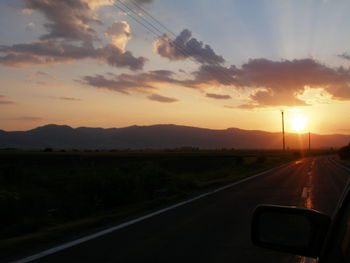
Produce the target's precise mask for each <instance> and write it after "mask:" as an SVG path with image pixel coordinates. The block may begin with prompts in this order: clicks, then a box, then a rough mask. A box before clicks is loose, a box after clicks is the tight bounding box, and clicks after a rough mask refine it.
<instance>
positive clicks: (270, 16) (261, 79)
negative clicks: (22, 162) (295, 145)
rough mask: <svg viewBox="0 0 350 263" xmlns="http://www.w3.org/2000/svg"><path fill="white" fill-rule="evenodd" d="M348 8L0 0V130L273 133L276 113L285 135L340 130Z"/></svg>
mask: <svg viewBox="0 0 350 263" xmlns="http://www.w3.org/2000/svg"><path fill="white" fill-rule="evenodd" d="M117 6H119V8H118V7H117ZM123 10H124V11H123ZM349 10H350V1H347V0H283V1H281V0H274V1H272V0H266V1H264V0H249V1H247V0H217V1H213V0H176V1H174V0H115V1H112V0H60V1H57V0H1V2H0V23H1V27H0V112H1V115H0V129H3V130H27V129H31V128H35V127H37V126H42V125H45V124H48V123H55V124H66V125H70V126H72V127H81V126H88V127H105V128H107V127H125V126H130V125H152V124H169V123H172V124H178V125H187V126H197V127H205V128H212V129H224V128H229V127H237V128H242V129H254V130H266V131H279V130H280V128H281V124H280V111H281V110H284V111H285V116H286V125H287V131H292V130H293V127H292V125H295V124H293V121H294V122H295V120H302V121H303V122H304V124H305V125H304V126H305V127H303V128H302V131H305V132H306V131H311V132H313V133H320V134H328V133H342V134H350V115H349V109H350V33H349V28H350V19H349ZM126 11H128V12H126ZM145 11H146V12H145ZM128 14H129V15H128ZM149 15H152V17H153V18H154V19H156V20H157V21H155V20H152V17H151V16H149ZM131 16H133V17H134V19H133V18H132V17H131ZM135 20H137V21H139V22H140V23H142V24H143V25H141V24H140V23H138V22H136V21H135ZM158 22H161V23H158ZM146 27H147V28H148V29H147V28H146ZM167 29H169V31H168V30H167ZM150 31H152V32H150ZM298 125H300V124H297V126H298Z"/></svg>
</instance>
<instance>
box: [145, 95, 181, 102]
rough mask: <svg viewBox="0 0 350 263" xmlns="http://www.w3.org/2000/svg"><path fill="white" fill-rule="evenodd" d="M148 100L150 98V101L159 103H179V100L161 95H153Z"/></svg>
mask: <svg viewBox="0 0 350 263" xmlns="http://www.w3.org/2000/svg"><path fill="white" fill-rule="evenodd" d="M147 98H148V99H149V100H153V101H158V102H163V103H172V102H177V101H179V100H178V99H175V98H171V97H165V96H161V95H159V94H152V95H150V96H148V97H147Z"/></svg>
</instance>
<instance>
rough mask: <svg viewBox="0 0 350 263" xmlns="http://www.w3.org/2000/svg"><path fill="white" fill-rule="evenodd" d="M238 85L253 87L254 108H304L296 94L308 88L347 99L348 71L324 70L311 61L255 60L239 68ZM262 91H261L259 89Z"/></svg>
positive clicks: (349, 76)
mask: <svg viewBox="0 0 350 263" xmlns="http://www.w3.org/2000/svg"><path fill="white" fill-rule="evenodd" d="M235 77H236V79H237V80H238V83H239V85H240V86H244V87H256V88H259V89H255V90H254V91H253V93H252V94H251V95H250V99H251V100H252V101H253V102H252V103H253V104H254V105H256V106H262V107H264V106H302V105H307V104H305V102H304V101H302V100H300V99H299V98H298V95H300V94H302V93H303V92H304V91H305V88H306V86H307V87H309V88H323V89H325V90H326V91H327V92H329V93H330V94H331V95H333V96H334V98H335V99H339V98H342V99H350V96H349V95H350V93H346V92H337V91H339V87H346V88H348V87H349V86H348V85H349V84H350V70H349V69H344V68H342V67H339V68H331V67H327V66H325V65H323V64H321V63H319V62H317V61H315V60H313V59H299V60H291V61H289V60H284V61H271V60H267V59H254V60H250V61H249V62H248V63H246V64H244V65H242V67H241V68H240V69H239V70H238V72H237V74H236V76H235ZM261 88H262V89H261Z"/></svg>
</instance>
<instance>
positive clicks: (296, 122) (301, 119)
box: [291, 114, 307, 132]
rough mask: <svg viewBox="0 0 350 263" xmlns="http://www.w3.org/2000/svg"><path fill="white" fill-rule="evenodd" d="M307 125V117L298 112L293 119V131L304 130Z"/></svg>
mask: <svg viewBox="0 0 350 263" xmlns="http://www.w3.org/2000/svg"><path fill="white" fill-rule="evenodd" d="M306 126H307V119H306V117H305V116H304V115H301V114H296V115H294V116H293V117H292V119H291V127H292V130H293V131H296V132H302V131H305V129H306Z"/></svg>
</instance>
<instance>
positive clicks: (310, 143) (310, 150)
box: [309, 132, 311, 152]
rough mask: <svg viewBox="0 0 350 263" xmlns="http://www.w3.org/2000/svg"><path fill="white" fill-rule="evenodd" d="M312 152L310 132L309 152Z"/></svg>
mask: <svg viewBox="0 0 350 263" xmlns="http://www.w3.org/2000/svg"><path fill="white" fill-rule="evenodd" d="M310 151H311V133H310V132H309V152H310Z"/></svg>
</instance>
